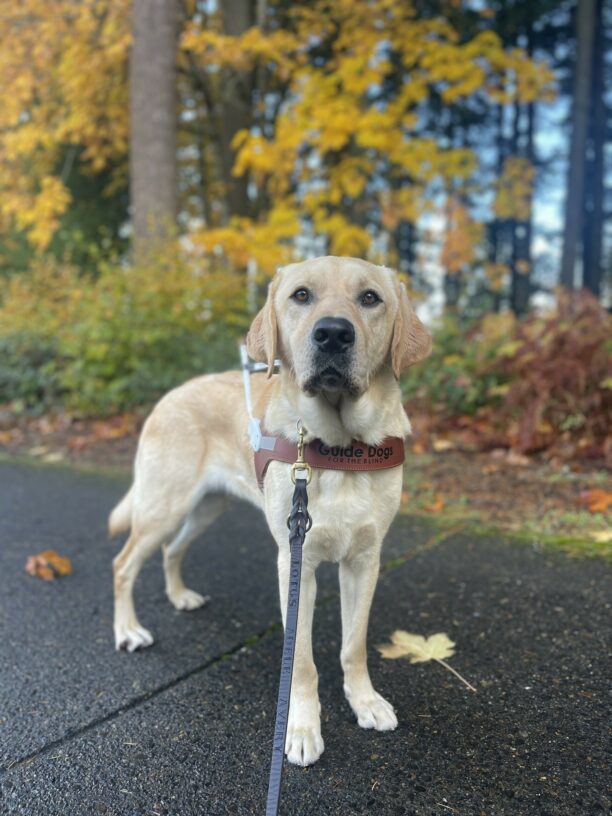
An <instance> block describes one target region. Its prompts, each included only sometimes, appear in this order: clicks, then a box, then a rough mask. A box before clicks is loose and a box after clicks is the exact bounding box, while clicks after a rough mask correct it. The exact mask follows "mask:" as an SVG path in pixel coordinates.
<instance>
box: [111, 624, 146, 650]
mask: <svg viewBox="0 0 612 816" xmlns="http://www.w3.org/2000/svg"><path fill="white" fill-rule="evenodd" d="M152 643H153V635H152V634H151V633H150V632H149V630H148V629H145V628H144V626H140V625H139V624H136V626H118V627H116V628H115V648H116V649H117V651H122V650H125V651H127V652H135V651H136V650H137V649H145V648H146V647H147V646H151V644H152Z"/></svg>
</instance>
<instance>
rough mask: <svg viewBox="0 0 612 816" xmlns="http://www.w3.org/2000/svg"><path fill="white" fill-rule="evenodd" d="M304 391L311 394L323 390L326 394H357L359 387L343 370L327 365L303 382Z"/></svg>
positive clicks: (319, 392) (314, 394)
mask: <svg viewBox="0 0 612 816" xmlns="http://www.w3.org/2000/svg"><path fill="white" fill-rule="evenodd" d="M304 391H306V393H307V394H310V395H311V396H316V395H317V394H321V393H322V392H325V393H327V394H340V393H345V394H350V395H351V396H358V394H359V389H358V388H357V386H356V385H355V383H354V382H353V381H352V379H351V378H350V377H349V376H348V375H347V374H346V373H345V372H343V371H340V370H339V369H338V368H336V367H335V366H332V365H328V366H326V367H325V368H322V369H321V370H320V371H317V372H316V373H315V374H313V375H312V376H311V377H309V378H308V380H307V381H306V382H305V383H304Z"/></svg>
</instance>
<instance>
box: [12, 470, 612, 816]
mask: <svg viewBox="0 0 612 816" xmlns="http://www.w3.org/2000/svg"><path fill="white" fill-rule="evenodd" d="M125 487H126V482H125V481H124V480H121V479H113V478H110V477H107V476H106V477H105V476H99V475H93V474H85V473H82V472H78V471H75V470H69V469H63V468H57V467H53V468H52V467H34V466H31V465H26V464H18V463H10V462H2V463H0V634H1V637H0V767H1V769H2V770H1V777H0V816H13V815H15V816H16V815H17V814H20V815H21V814H23V816H52V815H53V816H55V815H56V814H57V816H81V814H83V816H89V815H90V814H92V815H93V816H95V815H96V814H108V815H109V816H110V815H112V816H150V815H153V816H196V815H197V816H217V814H218V815H219V816H221V814H227V815H228V816H242V814H244V815H245V816H251V814H260V813H263V812H264V805H265V795H266V787H267V772H268V761H269V754H270V751H271V744H272V730H273V717H274V706H275V695H276V685H277V673H278V665H279V660H280V653H281V631H280V626H279V620H280V614H279V610H278V599H277V584H276V575H275V546H274V543H273V541H272V540H271V537H270V535H269V533H268V532H267V529H266V526H265V523H264V520H263V518H262V517H261V516H260V515H259V514H258V513H257V512H256V511H255V510H253V509H251V508H249V507H247V506H246V505H243V504H238V503H237V504H234V505H232V506H231V508H230V510H229V511H228V512H227V513H226V514H225V515H224V516H222V517H221V518H219V519H218V521H217V522H216V523H215V524H214V525H213V527H212V528H210V529H209V531H208V532H207V535H206V536H205V537H204V538H203V539H202V540H201V541H198V542H196V543H194V544H193V546H192V547H191V549H190V551H189V554H188V556H187V560H186V565H185V566H186V569H185V573H186V582H187V584H188V586H190V587H192V588H193V589H196V590H198V591H200V592H202V593H204V594H207V595H210V596H211V598H212V600H211V602H210V603H209V604H208V605H206V606H205V607H204V608H202V609H200V610H196V611H193V612H177V611H175V610H174V609H173V608H172V607H171V606H170V605H169V603H168V602H167V600H166V598H165V595H164V592H163V581H162V574H161V560H160V559H159V558H156V559H152V561H151V563H150V564H148V565H147V566H146V567H145V569H144V570H143V573H142V575H141V578H140V580H139V582H138V585H137V590H136V605H137V609H138V612H139V616H140V618H141V621H142V623H143V624H144V625H145V626H147V627H148V628H150V629H151V631H152V632H153V634H154V636H155V638H156V642H155V644H154V646H153V647H151V648H150V649H146V650H144V651H143V652H140V653H136V654H126V653H116V652H115V651H114V649H113V641H112V626H111V612H112V581H111V560H112V557H113V555H114V553H115V552H116V551H117V549H118V547H119V546H120V543H119V542H116V541H115V542H112V543H111V542H109V541H108V540H107V538H106V532H105V527H106V518H107V515H108V512H109V510H110V509H111V508H112V506H113V504H114V502H115V501H116V500H117V499H118V498H119V497H120V496H121V494H122V493H123V491H124V489H125ZM44 549H56V550H57V551H58V552H60V553H61V554H62V555H67V556H69V557H70V558H71V559H72V563H73V567H74V573H73V574H72V575H71V576H69V577H66V578H63V579H61V580H58V581H55V582H53V583H45V582H43V581H40V580H37V579H34V578H31V577H29V576H27V575H26V574H25V572H24V564H25V561H26V558H27V556H28V555H29V554H33V553H37V552H39V551H41V550H44ZM383 563H384V564H385V568H384V569H383V571H382V573H381V579H380V582H379V586H378V589H377V593H376V597H375V601H374V606H373V610H372V617H371V625H370V639H369V640H370V667H371V674H372V677H373V680H374V684H375V686H377V688H378V690H379V691H381V693H383V694H384V695H385V696H386V697H387V699H389V700H390V701H391V702H392V703H393V704H394V706H395V707H396V709H397V712H398V718H399V721H400V724H399V726H398V729H397V730H396V731H395V732H391V733H374V732H371V731H364V730H362V729H360V728H359V727H358V726H357V724H356V722H354V718H353V715H352V712H351V710H350V708H349V707H348V704H347V703H346V702H345V700H344V697H343V694H342V677H341V671H340V666H339V658H338V654H339V642H340V623H339V603H338V595H337V576H336V571H335V569H334V567H333V566H332V565H324V567H323V568H322V569H321V571H320V576H319V595H318V606H317V611H316V615H315V626H314V647H315V659H316V663H317V666H318V668H319V675H320V680H319V690H320V697H321V704H322V724H323V737H324V740H325V752H324V754H323V756H322V757H321V759H320V761H319V762H318V763H317V764H316V765H315V766H312V767H310V768H306V769H302V768H297V767H294V766H286V768H285V776H284V781H283V794H282V807H281V813H282V814H287V815H288V814H300V816H319V814H342V815H343V816H350V814H366V813H367V814H384V815H385V816H386V815H387V814H389V815H390V814H397V816H400V814H402V815H404V814H405V815H406V816H412V815H413V814H414V815H415V816H449V815H451V816H452V814H461V816H523V815H524V816H601V814H604V815H605V814H608V813H609V812H610V808H611V803H612V795H611V793H610V788H609V780H610V777H611V775H610V758H611V753H610V743H609V725H610V718H609V714H610V709H609V691H610V689H609V686H610V677H611V676H612V672H611V663H610V623H611V620H610V607H611V602H612V592H611V589H612V579H611V572H612V570H611V569H610V567H609V566H606V565H605V564H604V563H602V562H600V561H593V560H576V559H572V558H569V557H568V556H565V555H563V554H561V553H550V552H546V553H542V552H538V551H536V550H535V549H533V548H532V547H530V546H528V545H525V544H518V543H516V542H511V541H504V540H501V539H499V538H495V537H483V536H476V535H474V534H470V533H469V531H467V530H461V531H455V532H452V531H451V532H450V533H448V532H447V533H446V534H440V533H439V532H438V531H436V530H435V528H433V527H431V526H428V525H427V524H425V523H424V522H422V521H415V520H413V519H410V518H407V517H404V518H399V519H398V520H397V521H396V523H395V524H394V525H393V527H392V529H391V531H390V533H389V536H388V540H387V541H386V543H385V548H384V554H383ZM397 628H401V629H407V630H409V631H412V632H416V633H419V634H423V635H429V634H432V633H434V632H446V633H447V634H448V635H449V637H450V638H451V639H452V640H454V641H455V642H456V644H457V652H456V655H455V656H454V657H452V658H451V659H450V661H449V662H450V664H451V665H452V666H453V667H454V668H456V669H457V670H458V671H459V672H461V674H462V675H464V676H465V677H466V678H467V679H468V680H469V681H470V682H471V683H472V684H473V685H474V686H476V688H477V692H476V693H473V692H471V691H469V690H468V689H466V688H465V687H464V686H463V685H462V684H461V683H460V681H458V680H457V679H456V678H455V677H454V676H453V675H452V674H450V673H449V672H447V671H446V670H445V669H444V668H443V667H441V666H440V665H438V664H436V663H432V662H429V663H422V664H418V665H411V664H410V663H408V662H407V661H405V660H399V661H388V660H383V659H382V658H381V657H380V656H379V654H378V652H377V651H376V650H375V648H374V645H375V644H377V643H381V642H384V641H385V640H387V639H388V637H389V635H390V633H391V632H392V631H393V630H394V629H397Z"/></svg>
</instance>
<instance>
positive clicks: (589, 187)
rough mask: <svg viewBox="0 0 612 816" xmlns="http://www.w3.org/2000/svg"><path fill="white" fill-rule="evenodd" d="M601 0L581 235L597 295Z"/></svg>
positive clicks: (588, 280)
mask: <svg viewBox="0 0 612 816" xmlns="http://www.w3.org/2000/svg"><path fill="white" fill-rule="evenodd" d="M602 12H603V0H597V24H596V30H595V42H594V48H593V83H592V87H593V96H592V100H591V102H592V104H591V118H590V133H589V137H590V138H589V146H590V150H589V151H588V152H587V162H586V168H587V169H586V172H585V176H586V184H585V196H584V216H585V217H584V227H583V233H582V235H583V238H582V285H583V286H584V287H585V288H586V289H590V290H591V292H593V294H594V295H597V296H599V292H600V288H601V260H602V258H601V254H602V243H603V226H604V176H605V167H604V149H605V144H606V104H605V100H604V90H605V88H604V28H603V19H602Z"/></svg>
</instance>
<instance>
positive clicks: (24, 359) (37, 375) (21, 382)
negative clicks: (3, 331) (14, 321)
mask: <svg viewBox="0 0 612 816" xmlns="http://www.w3.org/2000/svg"><path fill="white" fill-rule="evenodd" d="M60 370H61V357H60V354H59V351H58V348H57V342H56V341H55V340H54V339H53V338H49V337H44V336H42V335H40V334H37V333H36V332H35V331H21V332H16V333H15V334H10V335H8V336H5V337H0V402H13V403H15V404H16V407H18V408H23V409H29V410H34V411H36V412H39V413H41V412H43V411H44V410H46V409H47V408H49V407H51V406H53V405H55V404H57V403H58V402H59V401H60V400H61V398H62V395H63V390H64V389H63V387H62V383H61V377H60Z"/></svg>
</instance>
